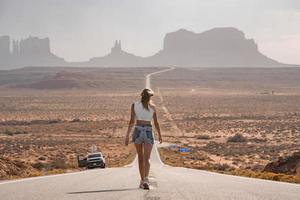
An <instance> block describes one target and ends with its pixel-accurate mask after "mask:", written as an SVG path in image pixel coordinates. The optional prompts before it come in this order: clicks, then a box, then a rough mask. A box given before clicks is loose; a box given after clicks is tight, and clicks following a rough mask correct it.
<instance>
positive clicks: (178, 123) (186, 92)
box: [152, 68, 300, 182]
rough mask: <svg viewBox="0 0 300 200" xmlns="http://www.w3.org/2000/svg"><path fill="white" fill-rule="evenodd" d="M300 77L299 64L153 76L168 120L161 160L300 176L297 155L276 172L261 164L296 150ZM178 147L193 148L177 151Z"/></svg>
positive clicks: (299, 138)
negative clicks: (171, 121)
mask: <svg viewBox="0 0 300 200" xmlns="http://www.w3.org/2000/svg"><path fill="white" fill-rule="evenodd" d="M299 77H300V69H298V68H288V69H283V68H273V69H267V68H266V69H263V68H260V69H236V68H232V69H176V70H173V71H170V72H166V73H164V74H159V75H158V76H156V77H153V80H152V81H153V84H154V85H155V88H157V90H158V91H159V96H160V100H159V101H157V102H158V104H159V105H160V107H162V108H164V109H163V112H164V114H165V115H166V116H169V118H170V119H172V120H173V123H171V125H172V127H171V128H170V130H171V131H165V132H164V133H165V137H166V139H165V140H167V141H168V142H169V143H170V144H173V145H170V147H166V148H162V149H161V155H162V158H163V160H164V162H166V163H167V164H169V165H173V166H184V167H191V168H196V169H206V170H214V171H220V172H223V173H230V174H236V175H245V176H252V177H259V178H266V179H272V180H284V181H290V182H300V168H299V167H300V157H299V156H298V157H296V159H294V161H293V162H295V163H293V164H292V163H290V164H289V163H287V164H286V165H282V166H280V165H278V166H277V168H278V169H277V171H276V170H275V171H276V172H278V171H280V172H281V173H274V171H270V170H267V169H265V166H266V165H267V164H268V163H270V162H272V161H276V160H277V159H278V158H286V157H288V156H292V155H293V153H297V152H299V150H300V78H299ZM182 147H185V148H188V149H189V150H190V152H189V153H188V154H187V153H185V154H184V153H183V154H180V153H179V152H178V149H179V148H182ZM288 165H292V166H290V167H288ZM294 165H295V166H294ZM280 167H281V168H282V169H281V168H280ZM285 168H286V169H285ZM297 171H298V175H297Z"/></svg>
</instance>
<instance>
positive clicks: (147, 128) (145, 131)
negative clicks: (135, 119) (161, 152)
mask: <svg viewBox="0 0 300 200" xmlns="http://www.w3.org/2000/svg"><path fill="white" fill-rule="evenodd" d="M132 142H134V143H135V144H142V143H147V144H154V138H153V133H152V126H151V125H135V127H134V131H133V134H132Z"/></svg>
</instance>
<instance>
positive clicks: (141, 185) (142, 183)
mask: <svg viewBox="0 0 300 200" xmlns="http://www.w3.org/2000/svg"><path fill="white" fill-rule="evenodd" d="M140 188H141V189H144V181H142V180H141V182H140Z"/></svg>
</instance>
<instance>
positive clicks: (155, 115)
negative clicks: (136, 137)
mask: <svg viewBox="0 0 300 200" xmlns="http://www.w3.org/2000/svg"><path fill="white" fill-rule="evenodd" d="M153 120H154V125H155V128H156V130H157V133H158V140H159V143H160V144H161V143H162V137H161V132H160V127H159V123H158V119H157V114H156V109H155V107H154V113H153Z"/></svg>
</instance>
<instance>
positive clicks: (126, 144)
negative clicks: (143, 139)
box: [125, 135, 129, 146]
mask: <svg viewBox="0 0 300 200" xmlns="http://www.w3.org/2000/svg"><path fill="white" fill-rule="evenodd" d="M128 144H129V135H126V137H125V146H128Z"/></svg>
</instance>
